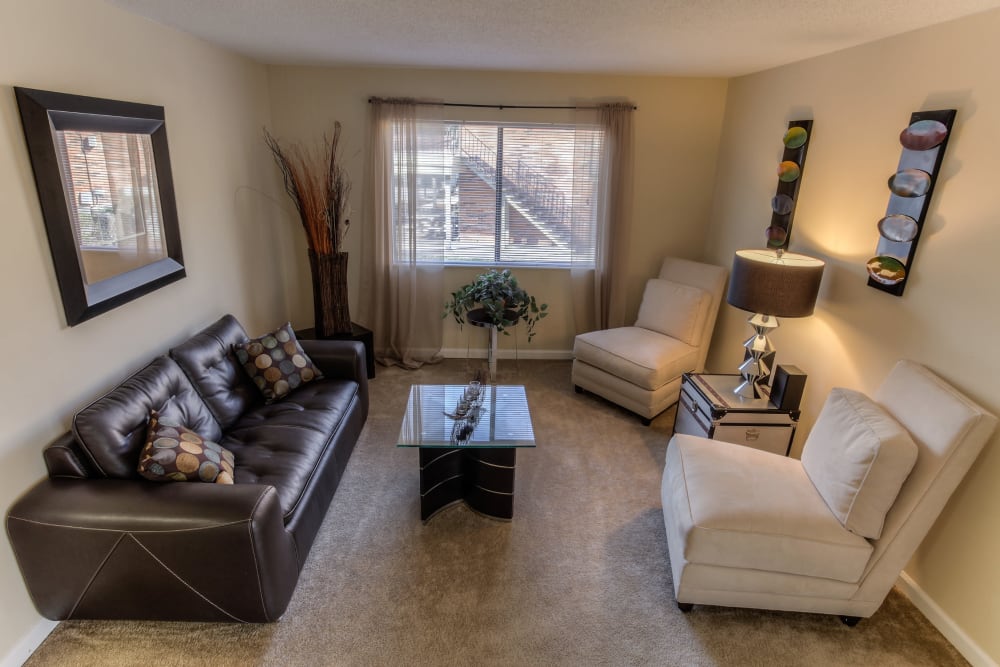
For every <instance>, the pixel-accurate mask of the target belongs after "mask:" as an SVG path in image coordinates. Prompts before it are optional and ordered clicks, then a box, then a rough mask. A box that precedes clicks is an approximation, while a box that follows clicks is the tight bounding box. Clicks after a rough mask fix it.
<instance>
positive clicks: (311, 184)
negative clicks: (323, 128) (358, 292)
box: [264, 122, 351, 338]
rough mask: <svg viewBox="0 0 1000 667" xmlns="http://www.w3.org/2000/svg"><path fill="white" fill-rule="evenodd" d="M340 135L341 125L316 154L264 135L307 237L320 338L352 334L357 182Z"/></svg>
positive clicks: (335, 128)
mask: <svg viewBox="0 0 1000 667" xmlns="http://www.w3.org/2000/svg"><path fill="white" fill-rule="evenodd" d="M340 132H341V125H340V123H339V122H334V125H333V136H332V137H331V136H324V137H323V144H322V147H321V150H310V149H304V148H302V147H301V146H299V145H292V146H291V147H287V148H283V147H282V146H281V145H280V144H279V143H278V140H277V139H276V138H275V137H274V136H273V135H272V134H271V133H270V132H268V131H267V130H266V129H265V130H264V141H265V142H266V143H267V147H268V148H269V149H271V154H272V155H273V156H274V161H275V162H276V163H277V164H278V168H279V169H281V175H282V176H283V177H284V181H285V192H287V193H288V196H289V197H291V198H292V201H293V202H294V203H295V208H296V209H297V210H298V212H299V218H300V219H301V221H302V228H303V229H304V230H305V232H306V243H307V244H308V246H309V268H310V270H311V271H312V283H313V311H314V314H315V322H316V324H315V326H316V336H317V337H318V338H329V337H331V336H334V335H336V334H349V333H351V312H350V306H349V304H348V299H347V253H346V252H345V251H344V237H345V236H346V235H347V230H348V228H349V227H350V225H351V221H350V220H349V219H348V213H349V210H350V209H349V207H348V199H349V198H350V194H351V179H350V178H349V177H348V175H347V172H346V171H345V170H344V168H343V166H342V164H341V156H340V154H339V151H338V147H339V145H340Z"/></svg>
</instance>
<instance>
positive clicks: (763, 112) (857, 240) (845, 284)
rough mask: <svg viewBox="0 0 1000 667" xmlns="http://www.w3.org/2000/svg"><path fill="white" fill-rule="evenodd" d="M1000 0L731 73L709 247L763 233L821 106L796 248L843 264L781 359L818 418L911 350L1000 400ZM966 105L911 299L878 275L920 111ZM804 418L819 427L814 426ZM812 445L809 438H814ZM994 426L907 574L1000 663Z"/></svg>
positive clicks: (723, 361) (728, 337) (786, 328)
mask: <svg viewBox="0 0 1000 667" xmlns="http://www.w3.org/2000/svg"><path fill="white" fill-rule="evenodd" d="M998 34H1000V11H993V12H990V13H986V14H981V15H979V16H975V17H972V18H969V19H963V20H960V21H957V22H954V23H949V24H944V25H940V26H936V27H933V28H929V29H926V30H921V31H918V32H914V33H910V34H908V35H904V36H901V37H897V38H893V39H887V40H884V41H881V42H877V43H874V44H870V45H866V46H861V47H857V48H853V49H850V50H848V51H844V52H841V53H836V54H832V55H829V56H823V57H819V58H815V59H813V60H809V61H805V62H802V63H798V64H794V65H789V66H786V67H781V68H778V69H775V70H771V71H768V72H764V73H761V74H756V75H752V76H747V77H743V78H739V79H734V80H732V81H731V82H730V87H729V100H728V104H727V108H726V119H725V130H724V133H723V140H722V149H721V151H720V155H719V179H718V189H717V191H716V196H715V202H714V209H713V227H712V230H711V234H710V237H709V241H708V245H707V246H706V248H707V254H708V255H709V257H710V258H711V259H714V260H715V261H717V262H720V263H729V262H730V261H731V258H732V253H733V251H735V250H737V249H739V248H743V247H760V246H761V245H762V239H763V230H764V227H766V226H767V224H768V221H769V220H770V208H769V200H770V197H771V196H772V195H773V194H774V188H775V185H776V182H777V181H776V178H775V174H774V169H775V165H776V164H777V162H778V159H779V156H780V154H781V142H780V139H781V136H782V133H783V132H784V129H785V127H786V123H787V121H788V120H791V119H795V118H813V119H815V124H814V128H813V137H812V142H811V145H810V148H809V154H808V158H807V162H806V167H805V172H804V177H803V179H804V180H803V183H802V187H801V190H800V199H799V203H798V209H797V212H796V217H795V224H794V231H793V232H792V237H791V248H790V249H791V250H793V251H796V252H803V253H806V254H810V255H814V256H817V257H821V258H822V259H825V260H826V261H827V269H826V274H825V276H824V278H823V286H822V290H821V294H820V303H819V306H818V308H817V311H816V315H815V316H814V317H812V318H809V319H798V320H785V321H784V322H783V324H782V327H781V328H780V329H779V330H778V332H777V333H776V334H775V335H774V337H773V338H774V341H775V344H776V346H777V348H778V362H779V363H781V362H785V363H793V364H797V365H798V366H800V367H801V368H802V369H803V370H805V371H806V372H807V373H808V374H809V380H808V385H807V396H806V401H805V404H804V418H803V422H804V424H805V426H806V427H807V428H808V427H809V426H811V424H812V422H813V421H814V420H815V418H816V415H817V413H818V412H819V409H820V407H821V406H822V401H823V399H824V397H825V395H826V393H827V391H828V390H829V389H830V387H832V386H835V385H842V386H848V387H854V388H858V389H861V390H866V391H870V390H872V389H874V388H875V387H876V386H877V385H878V383H879V381H880V379H881V378H882V377H883V376H884V375H885V373H886V371H887V370H888V369H889V368H890V366H891V365H892V364H893V363H894V362H895V361H896V360H897V359H899V358H902V357H906V358H910V359H915V360H917V361H919V362H921V363H924V364H926V365H928V366H929V367H930V368H932V369H933V370H934V371H936V372H937V373H939V374H940V375H942V376H944V377H945V378H947V379H948V380H950V381H951V382H953V383H954V384H955V385H956V386H958V387H959V388H961V389H962V390H963V391H965V392H967V393H968V394H969V395H970V396H972V397H973V398H975V399H976V400H978V401H979V402H981V403H982V404H983V405H985V406H986V407H987V408H989V409H991V410H992V411H994V412H998V413H1000V392H998V386H1000V385H998V377H1000V351H998V348H997V343H996V340H997V329H998V326H1000V307H998V303H1000V281H998V280H997V278H996V276H995V275H991V271H992V269H993V267H994V266H995V265H996V254H997V252H998V250H1000V224H998V218H1000V203H998V200H997V198H996V196H997V188H996V177H997V173H998V171H997V156H998V147H1000V86H998V85H997V77H996V71H995V65H994V63H995V62H996V61H997V60H998V58H1000V42H998V41H997V39H996V36H997V35H998ZM943 108H956V109H958V117H957V120H956V123H955V128H954V131H953V134H952V137H951V139H950V143H949V146H948V151H947V154H946V156H945V159H944V164H943V166H942V171H941V172H940V177H939V180H938V181H937V186H936V192H935V194H934V198H933V200H932V202H931V206H930V211H929V217H928V219H927V222H926V223H925V226H924V229H923V235H922V237H921V242H920V246H919V248H918V250H917V256H916V260H915V263H914V266H913V271H912V274H911V278H910V280H909V285H908V286H907V288H906V293H905V295H904V296H903V297H902V298H897V297H894V296H890V295H887V294H885V293H884V292H880V291H878V290H875V289H872V288H870V287H867V286H866V272H865V260H867V259H868V258H869V257H871V256H872V255H874V250H875V246H876V243H877V241H878V232H877V230H876V227H875V224H876V222H877V221H878V220H879V218H881V217H882V215H884V211H885V208H886V204H887V202H888V190H887V188H886V179H887V178H888V177H889V175H891V174H892V173H893V172H894V171H895V169H896V164H897V161H898V160H899V155H900V145H899V142H898V135H899V132H900V131H901V130H902V129H903V128H904V127H905V126H906V124H907V123H908V121H909V117H910V113H911V112H912V111H916V110H921V109H943ZM745 316H746V314H745V313H742V311H737V310H736V309H734V308H732V307H729V306H725V305H724V306H723V313H722V315H721V317H720V321H719V326H718V329H717V330H716V336H715V340H714V343H713V348H712V354H711V356H710V358H709V367H710V368H713V369H715V370H720V371H721V370H725V371H731V370H732V369H734V368H735V367H736V364H737V362H738V360H740V359H741V358H742V357H741V353H742V349H741V348H740V343H741V341H742V340H743V339H744V338H745V337H746V336H747V335H748V333H749V329H748V328H747V325H746V324H745V322H744V318H745ZM803 430H804V429H803ZM799 440H800V443H799V445H798V447H801V440H802V438H799ZM997 440H998V438H997V437H995V438H994V439H993V441H992V442H990V443H989V444H988V445H987V449H986V451H985V453H984V454H983V455H982V456H981V457H980V459H979V460H978V462H977V464H976V466H975V468H974V469H973V470H972V472H971V473H970V474H969V476H968V477H967V478H966V481H965V483H964V484H963V486H962V487H961V488H960V489H959V490H958V492H957V493H956V494H955V496H954V497H953V499H952V501H951V503H950V504H949V505H948V507H947V508H946V510H945V512H944V514H943V515H942V517H941V519H940V520H939V521H938V522H937V524H936V526H935V527H934V529H933V530H932V531H931V533H930V535H929V536H928V538H927V539H926V540H925V542H924V544H923V546H922V547H921V548H920V550H919V552H918V554H917V556H916V557H915V558H914V559H913V561H912V562H911V563H910V565H909V566H908V567H907V573H908V574H910V575H911V576H912V577H913V579H915V580H916V582H917V583H918V584H919V586H920V587H921V588H923V590H924V591H926V592H927V593H928V594H929V595H930V597H931V598H932V599H933V600H934V601H935V602H937V604H939V605H940V606H941V607H942V608H943V609H944V611H945V612H946V613H947V614H948V615H950V616H951V617H952V618H953V619H954V620H955V621H956V622H957V624H958V625H959V626H960V628H962V629H963V630H964V631H965V632H966V633H967V634H968V635H969V636H971V638H972V639H973V640H974V641H975V642H977V643H978V644H979V645H980V646H981V647H982V648H983V649H984V650H986V651H987V652H988V653H989V654H990V655H991V656H992V657H993V659H994V660H1000V634H998V633H997V632H996V630H997V628H1000V606H998V605H997V601H998V600H1000V568H998V567H997V563H1000V530H998V529H997V524H998V519H1000V483H998V481H1000V444H998V442H997Z"/></svg>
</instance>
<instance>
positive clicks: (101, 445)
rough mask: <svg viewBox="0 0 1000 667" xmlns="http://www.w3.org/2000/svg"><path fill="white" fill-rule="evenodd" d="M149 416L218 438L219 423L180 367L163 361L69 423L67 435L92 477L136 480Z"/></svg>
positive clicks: (213, 438)
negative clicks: (72, 438)
mask: <svg viewBox="0 0 1000 667" xmlns="http://www.w3.org/2000/svg"><path fill="white" fill-rule="evenodd" d="M150 410H156V411H158V412H159V413H160V414H161V415H163V416H164V417H165V418H167V419H170V420H171V421H174V422H177V423H179V424H183V425H184V426H186V427H187V428H190V429H192V430H194V431H197V432H198V433H200V434H202V435H203V436H204V437H205V438H207V439H209V440H215V441H217V440H218V439H219V438H220V437H221V436H222V429H220V428H219V423H218V422H217V421H216V420H215V417H213V416H212V413H211V412H210V411H209V409H208V406H207V405H205V402H204V401H202V400H201V397H200V396H199V395H198V392H196V391H195V388H194V386H192V384H191V382H190V381H189V380H188V379H187V376H186V375H184V372H183V371H182V370H181V369H180V366H178V365H177V364H176V363H175V362H174V361H173V360H172V359H170V358H169V357H157V358H156V359H154V360H153V361H152V363H150V364H149V365H148V366H146V367H145V368H143V369H142V370H141V371H139V372H138V373H136V374H135V375H133V376H132V377H130V378H129V379H127V380H125V381H124V382H122V383H121V384H120V385H118V386H117V387H115V388H114V389H112V390H111V391H110V392H108V393H107V394H106V395H104V396H102V397H101V398H99V399H97V400H96V401H94V402H93V403H92V404H90V405H89V406H88V407H86V408H84V409H83V410H81V411H80V412H78V413H77V415H76V417H74V418H73V433H74V434H75V435H76V439H77V441H78V442H79V443H80V445H81V447H82V449H83V451H84V452H85V454H86V456H87V458H88V459H89V460H90V462H91V463H92V464H93V466H94V468H95V470H96V471H97V472H98V473H100V474H101V475H103V476H105V477H113V478H119V479H131V478H138V477H139V473H138V472H137V471H136V465H137V464H138V463H139V452H140V451H141V450H142V446H143V444H144V443H145V440H146V429H147V424H148V421H149V411H150Z"/></svg>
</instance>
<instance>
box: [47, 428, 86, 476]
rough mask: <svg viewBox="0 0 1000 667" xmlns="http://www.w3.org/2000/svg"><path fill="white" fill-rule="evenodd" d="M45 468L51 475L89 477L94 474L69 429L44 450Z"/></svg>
mask: <svg viewBox="0 0 1000 667" xmlns="http://www.w3.org/2000/svg"><path fill="white" fill-rule="evenodd" d="M42 458H44V459H45V469H46V470H48V471H49V477H70V478H74V479H87V478H88V477H91V476H92V473H91V468H90V466H89V465H88V464H87V462H86V460H87V459H86V457H85V456H83V454H82V453H81V452H80V445H79V443H77V441H76V436H74V435H73V432H72V431H67V432H66V433H63V434H62V435H61V436H59V437H58V438H56V439H55V440H53V441H52V442H50V443H49V444H48V446H46V447H45V449H44V450H42Z"/></svg>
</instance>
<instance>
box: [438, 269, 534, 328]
mask: <svg viewBox="0 0 1000 667" xmlns="http://www.w3.org/2000/svg"><path fill="white" fill-rule="evenodd" d="M548 307H549V306H548V304H545V303H543V304H538V303H537V302H536V301H535V297H533V296H531V295H529V294H528V293H527V292H526V291H525V290H524V288H522V287H521V286H520V285H518V284H517V278H515V277H514V274H512V273H511V272H510V269H504V270H502V271H498V270H497V269H490V270H489V271H487V272H486V273H481V274H479V275H478V276H476V278H475V280H473V281H472V282H471V283H469V284H468V285H463V286H462V287H460V288H458V290H457V291H455V292H452V293H451V300H450V301H448V303H446V304H445V306H444V315H443V316H442V317H448V316H449V315H451V316H452V317H454V318H455V321H456V322H458V324H459V326H461V325H464V324H465V323H466V322H471V323H472V324H476V325H479V326H492V327H494V328H495V329H496V331H497V333H502V334H503V335H505V336H509V335H510V332H509V331H508V329H509V328H510V327H513V326H515V325H517V323H518V322H524V323H525V325H526V329H527V335H528V342H529V343H530V342H531V338H532V337H533V336H534V335H535V325H536V324H537V323H538V321H539V320H541V319H542V318H544V317H545V316H546V315H548V314H549V313H548Z"/></svg>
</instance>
